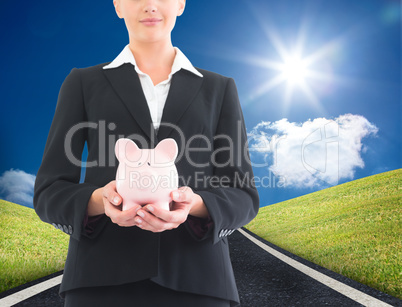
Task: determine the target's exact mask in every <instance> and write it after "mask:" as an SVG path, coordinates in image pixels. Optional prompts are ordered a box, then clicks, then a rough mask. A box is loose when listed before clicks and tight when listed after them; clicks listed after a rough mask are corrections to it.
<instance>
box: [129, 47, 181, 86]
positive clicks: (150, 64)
mask: <svg viewBox="0 0 402 307" xmlns="http://www.w3.org/2000/svg"><path fill="white" fill-rule="evenodd" d="M129 47H130V50H131V52H132V53H133V55H134V58H135V62H136V63H137V65H138V68H139V69H140V70H141V71H142V72H144V73H146V74H147V75H149V76H150V77H151V79H152V81H153V83H154V84H158V83H160V82H162V81H164V80H166V79H167V78H168V76H169V74H170V72H171V70H172V65H173V61H174V58H175V56H176V51H175V50H174V48H173V45H172V43H171V41H169V42H165V43H160V42H158V43H147V44H144V43H143V44H140V43H132V42H130V45H129Z"/></svg>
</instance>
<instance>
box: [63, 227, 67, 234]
mask: <svg viewBox="0 0 402 307" xmlns="http://www.w3.org/2000/svg"><path fill="white" fill-rule="evenodd" d="M63 231H64V232H65V233H67V234H68V228H67V226H66V225H63Z"/></svg>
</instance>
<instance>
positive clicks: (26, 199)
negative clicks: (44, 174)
mask: <svg viewBox="0 0 402 307" xmlns="http://www.w3.org/2000/svg"><path fill="white" fill-rule="evenodd" d="M34 184H35V176H34V175H31V174H28V173H25V172H24V171H21V170H14V169H11V170H9V171H5V172H4V173H3V175H2V176H1V177H0V195H1V196H2V198H3V199H5V200H7V201H10V202H13V203H16V204H20V205H24V206H28V207H33V191H34Z"/></svg>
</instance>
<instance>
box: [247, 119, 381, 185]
mask: <svg viewBox="0 0 402 307" xmlns="http://www.w3.org/2000/svg"><path fill="white" fill-rule="evenodd" d="M377 132H378V128H377V127H376V126H375V125H374V124H372V123H370V122H369V121H368V120H367V119H366V118H365V117H363V116H360V115H353V114H345V115H341V116H339V117H338V118H335V119H326V118H316V119H313V120H308V121H306V122H304V123H292V122H289V121H288V120H287V119H282V120H279V121H276V122H273V123H271V122H261V123H259V124H258V125H257V126H256V127H254V128H253V130H252V131H251V132H250V133H249V145H250V149H251V154H252V160H253V161H255V160H258V158H259V157H258V156H256V154H255V153H257V155H259V154H261V155H263V156H264V158H265V160H264V161H265V162H266V163H265V165H264V166H265V167H268V170H269V171H270V172H272V173H273V174H274V175H275V176H276V177H279V178H281V181H282V182H284V184H285V185H286V186H294V187H299V188H304V187H317V186H322V185H327V184H330V185H336V184H338V182H339V180H341V179H353V177H354V173H355V170H356V168H363V167H364V162H363V159H362V157H361V153H362V152H364V151H365V147H364V146H363V143H362V139H363V138H364V137H367V136H369V135H373V136H375V135H376V134H377ZM259 156H260V155H259ZM260 157H261V156H260ZM254 166H255V167H258V165H254ZM259 166H260V167H261V166H262V165H261V163H260V165H259Z"/></svg>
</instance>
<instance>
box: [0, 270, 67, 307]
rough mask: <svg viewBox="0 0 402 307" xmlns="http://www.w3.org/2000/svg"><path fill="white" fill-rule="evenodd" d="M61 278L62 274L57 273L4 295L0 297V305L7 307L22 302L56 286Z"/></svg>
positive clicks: (0, 306)
mask: <svg viewBox="0 0 402 307" xmlns="http://www.w3.org/2000/svg"><path fill="white" fill-rule="evenodd" d="M62 278H63V275H59V276H56V277H54V278H52V279H48V280H45V281H44V282H41V283H40V284H36V285H34V286H31V287H29V288H26V289H24V290H21V291H18V292H16V293H13V294H11V295H9V296H6V297H4V298H2V299H0V307H9V306H12V305H15V304H17V303H19V302H22V301H23V300H26V299H27V298H30V297H31V296H34V295H36V294H38V293H41V292H43V291H46V290H47V289H50V288H52V287H54V286H57V285H59V284H60V283H61V279H62Z"/></svg>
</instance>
